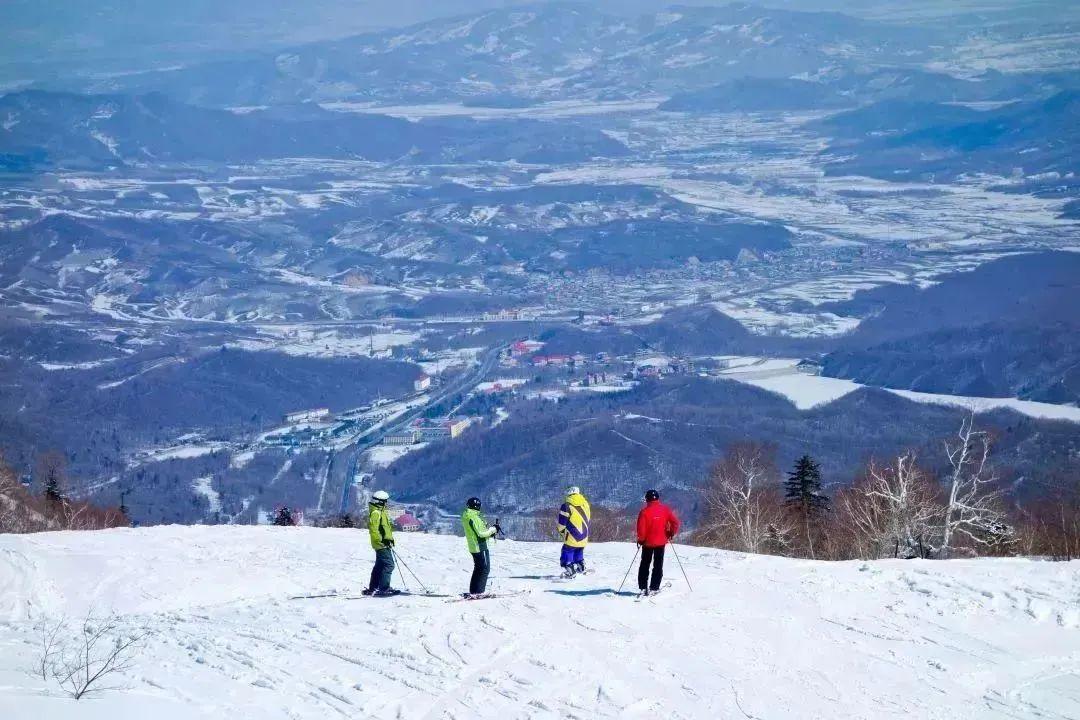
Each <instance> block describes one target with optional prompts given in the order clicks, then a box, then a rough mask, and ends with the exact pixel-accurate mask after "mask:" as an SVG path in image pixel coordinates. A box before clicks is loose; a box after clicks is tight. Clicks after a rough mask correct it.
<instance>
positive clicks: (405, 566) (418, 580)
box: [393, 550, 431, 595]
mask: <svg viewBox="0 0 1080 720" xmlns="http://www.w3.org/2000/svg"><path fill="white" fill-rule="evenodd" d="M393 553H394V559H395V560H397V561H398V562H399V563H401V567H403V568H405V569H406V570H408V571H409V574H410V575H412V576H413V580H415V581H416V582H417V584H418V585H419V586H420V587H421V588H423V590H424V592H426V593H427V594H429V595H430V594H431V591H430V590H428V589H427V587H426V586H425V585H424V583H422V582H420V578H418V577H416V573H414V572H413V571H412V568H411V567H409V566H408V565H406V564H405V561H404V560H402V559H401V556H400V555H398V553H397V550H394V551H393ZM402 577H404V575H402ZM402 584H404V581H402Z"/></svg>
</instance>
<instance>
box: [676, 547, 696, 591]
mask: <svg viewBox="0 0 1080 720" xmlns="http://www.w3.org/2000/svg"><path fill="white" fill-rule="evenodd" d="M671 554H672V555H674V556H675V560H676V561H677V562H678V563H679V569H680V570H682V576H683V580H685V581H686V587H688V588H690V592H694V588H693V586H692V585H691V584H690V578H688V577H686V568H684V567H683V564H682V560H681V559H680V558H679V553H677V552H675V543H671Z"/></svg>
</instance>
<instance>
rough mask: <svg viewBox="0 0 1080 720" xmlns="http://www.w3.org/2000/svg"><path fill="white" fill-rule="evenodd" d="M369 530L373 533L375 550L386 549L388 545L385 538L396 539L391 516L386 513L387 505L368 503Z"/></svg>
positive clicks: (372, 541)
mask: <svg viewBox="0 0 1080 720" xmlns="http://www.w3.org/2000/svg"><path fill="white" fill-rule="evenodd" d="M368 531H369V532H370V533H371V547H372V549H374V550H385V549H386V548H387V547H388V546H387V544H386V543H385V542H384V541H385V540H391V541H393V539H394V528H393V526H392V525H391V524H390V516H389V515H387V514H386V507H385V506H383V505H376V504H375V503H372V504H370V505H368Z"/></svg>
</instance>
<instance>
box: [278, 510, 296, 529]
mask: <svg viewBox="0 0 1080 720" xmlns="http://www.w3.org/2000/svg"><path fill="white" fill-rule="evenodd" d="M274 524H275V525H295V524H296V521H295V520H293V516H292V510H290V509H289V508H288V506H285V507H283V508H280V509H279V510H278V511H277V515H275V516H274Z"/></svg>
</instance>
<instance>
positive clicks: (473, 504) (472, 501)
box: [465, 497, 480, 510]
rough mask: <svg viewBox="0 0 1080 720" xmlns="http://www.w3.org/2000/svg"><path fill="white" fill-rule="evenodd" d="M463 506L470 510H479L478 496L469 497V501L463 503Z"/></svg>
mask: <svg viewBox="0 0 1080 720" xmlns="http://www.w3.org/2000/svg"><path fill="white" fill-rule="evenodd" d="M465 507H467V508H470V509H472V510H479V509H480V498H478V497H471V498H469V501H468V502H466V503H465Z"/></svg>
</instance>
